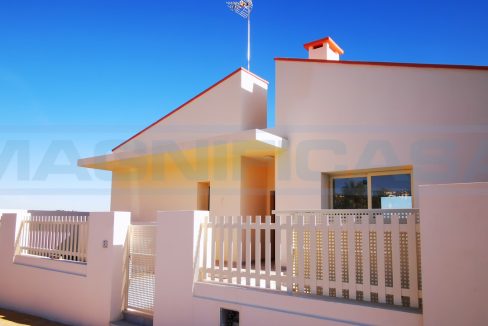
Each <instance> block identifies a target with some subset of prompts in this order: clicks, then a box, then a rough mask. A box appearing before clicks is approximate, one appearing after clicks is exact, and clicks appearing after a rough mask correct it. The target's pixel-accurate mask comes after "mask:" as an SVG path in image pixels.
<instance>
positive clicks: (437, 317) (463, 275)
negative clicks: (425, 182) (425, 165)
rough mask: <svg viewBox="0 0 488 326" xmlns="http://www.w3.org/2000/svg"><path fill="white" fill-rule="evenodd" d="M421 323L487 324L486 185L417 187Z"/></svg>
mask: <svg viewBox="0 0 488 326" xmlns="http://www.w3.org/2000/svg"><path fill="white" fill-rule="evenodd" d="M420 196H421V197H422V202H421V204H420V211H421V218H420V223H421V225H420V226H421V230H422V239H421V240H422V277H423V279H422V284H423V288H422V294H423V304H424V325H425V326H435V325H446V326H450V325H453V326H455V325H473V326H474V325H488V310H487V309H486V293H488V282H486V275H488V255H487V254H486V248H488V237H487V234H488V214H487V213H486V203H487V202H488V183H473V184H450V185H429V186H421V187H420Z"/></svg>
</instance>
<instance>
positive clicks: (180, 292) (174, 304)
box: [154, 211, 208, 325]
mask: <svg viewBox="0 0 488 326" xmlns="http://www.w3.org/2000/svg"><path fill="white" fill-rule="evenodd" d="M205 217H208V212H207V211H172V212H171V211H170V212H158V220H157V241H156V295H155V298H154V325H192V324H193V317H192V313H191V312H189V311H191V307H192V303H193V283H194V280H195V271H194V262H195V259H200V258H201V257H199V256H198V249H199V241H200V240H201V239H199V237H200V236H202V234H201V233H202V232H200V227H201V224H202V222H204V219H205ZM201 238H202V239H203V236H202V237H201ZM198 267H199V266H198V265H197V268H198Z"/></svg>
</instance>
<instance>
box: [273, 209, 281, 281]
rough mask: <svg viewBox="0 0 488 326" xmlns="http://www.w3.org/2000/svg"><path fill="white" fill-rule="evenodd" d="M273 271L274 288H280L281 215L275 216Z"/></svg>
mask: <svg viewBox="0 0 488 326" xmlns="http://www.w3.org/2000/svg"><path fill="white" fill-rule="evenodd" d="M275 271H276V290H281V283H282V280H281V216H278V215H276V217H275Z"/></svg>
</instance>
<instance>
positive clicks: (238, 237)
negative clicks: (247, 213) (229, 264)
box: [236, 216, 243, 285]
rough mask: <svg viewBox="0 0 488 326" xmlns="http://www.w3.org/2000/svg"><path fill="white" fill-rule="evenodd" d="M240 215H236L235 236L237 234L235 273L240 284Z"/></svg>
mask: <svg viewBox="0 0 488 326" xmlns="http://www.w3.org/2000/svg"><path fill="white" fill-rule="evenodd" d="M242 232H243V229H242V216H238V217H237V220H236V236H237V262H236V267H237V270H236V272H237V273H236V274H237V284H239V285H240V284H241V281H242V279H241V271H242Z"/></svg>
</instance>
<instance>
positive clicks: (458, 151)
mask: <svg viewBox="0 0 488 326" xmlns="http://www.w3.org/2000/svg"><path fill="white" fill-rule="evenodd" d="M487 108H488V71H486V70H485V71H482V70H467V69H444V68H414V67H393V66H372V65H367V64H364V65H357V64H356V65H352V64H344V63H315V62H289V61H279V60H278V61H277V64H276V130H272V131H271V132H275V133H276V134H278V135H280V136H282V137H285V138H287V139H288V140H289V150H288V151H286V152H284V153H283V154H281V155H279V156H278V157H277V176H276V198H277V202H276V205H277V209H278V210H290V209H320V208H326V207H321V206H322V203H321V201H322V200H321V192H322V190H321V189H322V187H321V173H331V172H338V171H350V170H360V169H371V168H385V167H400V166H411V167H413V185H414V189H413V192H414V206H415V207H418V204H419V203H418V198H415V197H416V193H417V191H418V185H420V184H438V183H453V182H475V181H488V169H487V168H486V166H487V165H486V159H487V157H488V143H487V139H488V137H487V136H488V135H487V131H486V126H487V125H488V111H487ZM415 199H417V200H415Z"/></svg>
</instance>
